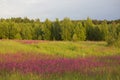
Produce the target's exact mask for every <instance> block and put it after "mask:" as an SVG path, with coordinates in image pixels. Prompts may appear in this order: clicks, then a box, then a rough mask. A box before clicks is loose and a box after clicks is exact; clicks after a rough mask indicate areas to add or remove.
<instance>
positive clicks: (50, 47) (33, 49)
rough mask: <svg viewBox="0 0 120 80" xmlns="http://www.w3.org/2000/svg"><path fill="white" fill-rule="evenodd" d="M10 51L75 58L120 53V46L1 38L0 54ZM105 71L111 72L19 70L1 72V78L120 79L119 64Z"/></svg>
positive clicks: (37, 79) (87, 42)
mask: <svg viewBox="0 0 120 80" xmlns="http://www.w3.org/2000/svg"><path fill="white" fill-rule="evenodd" d="M8 53H11V54H14V53H24V54H30V53H34V54H47V55H55V56H61V57H67V58H75V57H86V56H110V55H120V48H115V47H109V46H107V43H106V42H91V41H81V42H69V41H66V42H65V41H45V42H44V41H43V42H41V41H40V42H39V43H36V44H25V43H22V42H20V41H15V40H0V54H8ZM111 67H112V66H111ZM100 70H101V69H100ZM105 71H109V72H104V73H102V74H99V73H95V74H88V75H84V74H79V73H64V74H62V75H58V74H54V75H51V76H49V77H46V76H42V75H38V74H32V73H31V74H21V73H19V72H18V73H17V72H14V73H6V72H0V80H120V75H119V74H120V67H119V65H118V66H113V67H112V69H110V70H106V69H105ZM96 72H97V71H96ZM98 72H99V69H98Z"/></svg>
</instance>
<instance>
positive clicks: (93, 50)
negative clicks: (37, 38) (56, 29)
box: [0, 40, 120, 58]
mask: <svg viewBox="0 0 120 80" xmlns="http://www.w3.org/2000/svg"><path fill="white" fill-rule="evenodd" d="M0 53H1V54H7V53H34V54H47V55H55V56H62V57H69V58H72V57H86V56H108V55H119V54H120V49H119V48H115V47H108V46H107V43H106V42H90V41H81V42H69V41H66V42H65V41H63V42H62V41H46V42H39V43H35V44H25V43H21V42H18V41H14V40H1V41H0Z"/></svg>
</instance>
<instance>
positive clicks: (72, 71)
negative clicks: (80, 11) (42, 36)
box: [0, 40, 120, 80]
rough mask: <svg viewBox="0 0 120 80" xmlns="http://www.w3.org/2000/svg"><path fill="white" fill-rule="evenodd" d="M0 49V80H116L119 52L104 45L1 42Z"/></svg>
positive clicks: (118, 69) (119, 76)
mask: <svg viewBox="0 0 120 80" xmlns="http://www.w3.org/2000/svg"><path fill="white" fill-rule="evenodd" d="M5 43H6V44H5ZM63 45H64V46H63ZM6 46H7V47H6ZM10 46H11V47H10ZM15 46H16V47H17V48H14V47H15ZM0 47H1V48H0V80H120V55H119V54H120V52H119V51H120V50H119V49H116V48H112V47H107V46H106V44H105V43H104V42H49V41H27V40H26V41H6V40H5V41H0ZM88 48H90V49H92V50H90V49H88ZM3 49H4V50H3ZM20 49H21V51H20ZM29 49H30V50H29ZM42 49H44V50H42ZM50 49H54V50H50ZM55 49H56V50H55ZM62 49H63V51H61V50H62ZM101 49H102V50H101ZM6 50H7V51H6ZM14 50H15V51H14ZM34 50H35V51H34ZM45 50H46V51H45ZM85 50H88V51H90V54H89V53H87V52H88V51H85ZM96 50H98V51H96ZM47 51H48V53H46V52H47ZM70 51H71V52H70ZM106 51H108V52H109V54H108V52H106ZM52 52H53V53H52ZM57 52H58V53H57ZM68 52H69V53H70V54H69V53H68ZM77 52H78V53H77ZM80 52H81V53H80ZM100 52H101V54H102V52H103V53H105V55H100ZM113 52H116V53H113ZM83 53H84V54H86V55H84V56H83ZM97 53H98V54H97ZM63 54H64V55H63ZM96 54H97V55H96ZM67 55H68V56H67ZM72 55H75V56H73V57H72Z"/></svg>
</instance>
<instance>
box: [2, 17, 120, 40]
mask: <svg viewBox="0 0 120 80" xmlns="http://www.w3.org/2000/svg"><path fill="white" fill-rule="evenodd" d="M119 37H120V19H119V20H111V21H108V20H92V19H90V18H87V19H86V20H71V19H70V18H64V19H63V20H59V19H56V20H55V21H50V20H49V19H46V20H45V21H44V22H41V21H40V20H39V19H34V20H33V19H29V18H27V17H25V18H20V17H18V18H9V19H3V18H1V19H0V39H20V40H31V39H32V40H58V41H61V40H62V41H86V40H89V41H105V40H108V41H115V40H118V39H119Z"/></svg>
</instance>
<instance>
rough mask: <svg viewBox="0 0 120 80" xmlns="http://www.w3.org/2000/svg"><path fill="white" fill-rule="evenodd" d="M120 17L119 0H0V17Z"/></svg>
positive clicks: (42, 18) (52, 18) (41, 18)
mask: <svg viewBox="0 0 120 80" xmlns="http://www.w3.org/2000/svg"><path fill="white" fill-rule="evenodd" d="M88 16H89V17H90V18H92V19H108V20H112V19H120V0H0V18H10V17H28V18H33V19H35V18H40V20H45V19H46V18H49V19H50V20H54V19H55V18H59V19H63V18H64V17H70V18H71V19H86V18H87V17H88Z"/></svg>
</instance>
